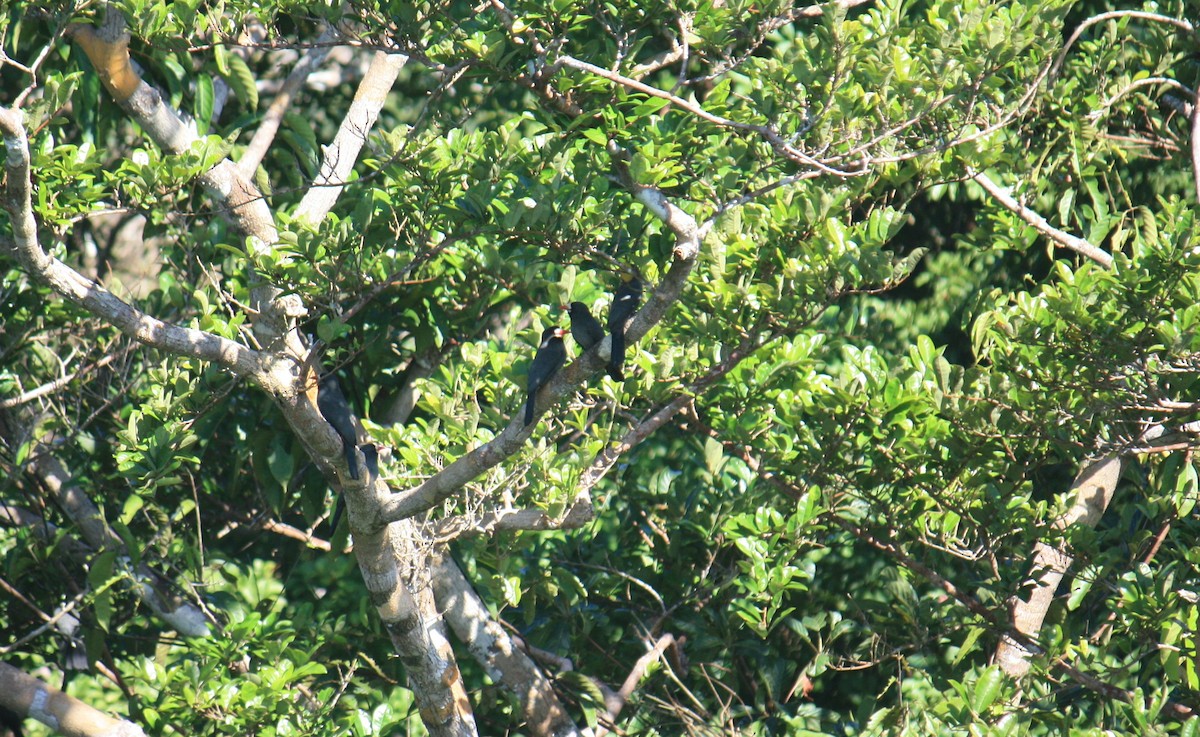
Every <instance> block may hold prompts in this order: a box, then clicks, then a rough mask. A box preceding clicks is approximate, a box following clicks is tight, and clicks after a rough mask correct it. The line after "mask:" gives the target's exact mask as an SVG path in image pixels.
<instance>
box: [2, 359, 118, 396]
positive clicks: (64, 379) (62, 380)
mask: <svg viewBox="0 0 1200 737" xmlns="http://www.w3.org/2000/svg"><path fill="white" fill-rule="evenodd" d="M117 355H118V354H116V353H110V354H108V355H107V356H104V357H103V358H101V359H99V360H97V361H93V362H91V363H89V364H88V365H87V366H84V367H83V368H81V369H79V370H78V371H73V372H71V373H69V374H65V375H63V376H60V377H59V378H57V379H55V380H54V381H51V382H47V383H45V384H42V385H41V386H39V387H37V388H36V389H30V390H29V391H26V392H21V393H20V394H18V395H17V396H15V397H9V398H8V399H4V400H0V409H11V408H13V407H16V406H19V405H22V404H25V403H26V402H32V401H33V400H35V399H37V398H38V397H44V396H46V395H47V394H53V393H54V392H56V391H58V390H59V389H62V388H63V387H64V386H66V385H67V384H70V383H71V382H72V381H74V380H75V379H77V378H78V377H80V376H82V375H84V374H88V373H91V372H92V371H95V370H96V369H99V368H104V367H105V366H107V365H108V364H110V363H112V362H113V361H114V360H116V358H117Z"/></svg>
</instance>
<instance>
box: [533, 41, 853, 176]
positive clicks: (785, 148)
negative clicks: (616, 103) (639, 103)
mask: <svg viewBox="0 0 1200 737" xmlns="http://www.w3.org/2000/svg"><path fill="white" fill-rule="evenodd" d="M555 64H559V65H562V66H565V67H569V68H571V69H577V70H579V71H581V72H587V73H589V74H594V75H596V76H597V77H601V78H603V79H607V80H608V81H610V82H612V83H614V84H619V85H621V86H622V87H625V88H626V89H630V90H633V91H635V92H641V93H642V94H646V95H650V96H651V97H657V98H659V99H660V100H666V101H667V102H669V103H671V104H672V105H673V106H675V107H677V108H679V109H680V110H683V111H685V112H689V113H691V114H692V115H695V116H696V117H697V118H700V119H701V120H705V121H708V122H709V123H712V124H713V125H716V126H719V127H721V128H731V129H733V130H740V131H745V132H747V133H754V134H755V135H757V136H759V137H761V138H762V139H763V140H764V141H766V142H767V143H768V144H770V145H771V148H773V149H775V151H776V152H778V153H779V154H780V155H782V156H784V157H785V158H787V159H789V160H791V161H793V162H795V163H797V164H801V165H803V166H808V167H812V168H813V169H817V170H819V171H821V172H824V173H825V174H832V175H834V176H838V177H853V176H859V175H860V174H862V173H863V172H862V171H846V170H842V169H835V168H833V167H831V166H827V165H826V164H823V163H821V162H820V161H818V160H817V159H815V158H813V157H812V156H809V155H808V154H806V153H804V152H803V151H801V150H800V149H798V148H796V147H795V146H793V145H792V144H790V143H788V142H787V141H786V140H785V139H784V137H783V136H782V135H781V134H780V133H779V131H777V130H775V129H774V128H772V127H771V126H769V125H755V124H753V123H742V122H740V121H737V120H732V119H730V118H725V117H722V116H720V115H715V114H713V113H710V112H708V111H707V110H705V109H704V108H703V107H701V106H700V104H699V103H695V102H692V101H690V100H685V99H683V98H682V97H679V96H678V95H674V94H672V93H670V92H666V91H664V90H660V89H658V88H657V87H652V86H650V85H648V84H646V83H645V82H641V81H639V80H636V79H633V78H632V77H627V76H625V75H622V74H618V73H617V72H612V71H609V70H607V69H604V68H603V67H598V66H596V65H595V64H590V63H588V62H586V61H581V60H579V59H576V58H575V57H573V56H570V55H566V54H564V55H562V56H559V57H557V58H556V59H555Z"/></svg>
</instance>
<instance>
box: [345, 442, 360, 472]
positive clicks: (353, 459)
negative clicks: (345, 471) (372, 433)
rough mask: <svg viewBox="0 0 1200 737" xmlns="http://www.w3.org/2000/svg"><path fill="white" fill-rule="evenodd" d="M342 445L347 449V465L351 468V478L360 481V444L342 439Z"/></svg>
mask: <svg viewBox="0 0 1200 737" xmlns="http://www.w3.org/2000/svg"><path fill="white" fill-rule="evenodd" d="M342 446H343V447H344V448H345V449H346V466H347V467H349V469H350V478H352V479H354V480H355V481H358V454H357V453H355V451H356V450H358V446H357V445H355V444H354V443H347V442H345V441H342Z"/></svg>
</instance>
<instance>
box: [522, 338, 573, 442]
mask: <svg viewBox="0 0 1200 737" xmlns="http://www.w3.org/2000/svg"><path fill="white" fill-rule="evenodd" d="M564 335H566V333H565V332H564V331H563V329H562V328H560V327H558V326H557V325H554V326H552V327H548V328H546V329H545V330H544V331H543V332H542V342H541V345H539V346H538V349H537V353H535V354H533V361H532V362H531V363H530V364H529V399H528V400H526V402H525V424H526V425H529V424H531V423H532V422H533V404H534V401H535V400H536V399H537V393H538V389H541V388H542V387H543V386H545V385H546V383H547V382H549V381H550V379H551V377H553V376H554V374H556V373H557V372H558V370H559V369H560V368H562V365H563V362H564V361H566V360H567V347H566V346H565V345H563V336H564Z"/></svg>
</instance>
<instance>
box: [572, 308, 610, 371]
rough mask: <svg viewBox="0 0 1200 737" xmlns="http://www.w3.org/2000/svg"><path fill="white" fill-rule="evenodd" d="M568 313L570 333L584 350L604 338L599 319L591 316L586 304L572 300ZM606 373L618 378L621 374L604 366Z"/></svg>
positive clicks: (589, 348) (587, 349)
mask: <svg viewBox="0 0 1200 737" xmlns="http://www.w3.org/2000/svg"><path fill="white" fill-rule="evenodd" d="M569 314H570V315H571V335H573V336H574V337H575V342H576V343H578V344H579V347H580V348H582V349H584V350H585V351H589V350H591V349H592V346H595V345H597V344H598V343H599V342H600V341H602V340H604V328H602V327H600V321H599V320H597V319H596V318H595V317H593V316H592V313H591V312H590V311H589V310H588V308H587V305H585V304H584V303H582V302H572V303H571V308H570V312H569ZM605 370H607V371H608V375H609V376H611V377H613V378H614V379H618V380H619V379H620V378H621V376H620V375H618V374H614V373H613V372H612V369H611V368H609V367H605Z"/></svg>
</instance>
